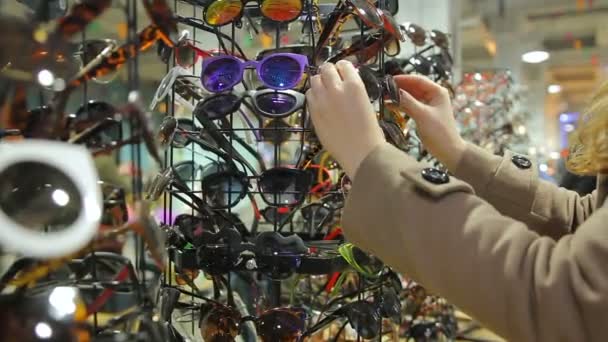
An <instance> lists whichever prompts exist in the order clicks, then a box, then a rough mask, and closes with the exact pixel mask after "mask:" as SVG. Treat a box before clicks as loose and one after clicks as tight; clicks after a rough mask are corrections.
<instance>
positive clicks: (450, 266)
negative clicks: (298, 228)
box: [343, 144, 608, 342]
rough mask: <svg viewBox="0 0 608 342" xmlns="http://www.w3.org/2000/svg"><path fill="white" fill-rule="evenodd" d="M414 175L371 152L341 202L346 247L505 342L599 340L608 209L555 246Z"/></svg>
mask: <svg viewBox="0 0 608 342" xmlns="http://www.w3.org/2000/svg"><path fill="white" fill-rule="evenodd" d="M423 168H424V166H422V165H420V164H419V163H416V162H415V161H414V160H413V159H412V158H410V157H409V156H406V155H405V154H403V153H402V152H400V151H399V150H397V149H396V148H394V147H392V146H390V145H388V144H386V145H382V146H380V147H378V148H377V149H376V150H374V151H373V152H372V153H371V154H370V155H369V156H368V157H367V158H366V160H365V161H364V162H363V164H362V165H361V166H360V168H359V170H358V172H357V175H356V176H355V178H354V183H353V188H352V189H351V192H350V194H349V197H348V201H347V205H346V208H345V213H344V217H343V227H344V229H345V233H346V236H347V238H348V239H349V240H350V241H351V242H353V243H355V244H357V245H358V246H360V247H361V248H364V249H366V250H368V251H370V252H372V253H373V254H375V255H377V256H378V257H380V258H381V259H382V260H384V262H385V263H387V264H388V265H390V266H392V267H393V268H395V269H396V270H398V271H400V272H403V273H405V274H407V275H408V276H411V277H412V278H413V279H415V280H417V281H419V282H421V283H422V284H424V285H425V286H426V287H427V288H428V289H429V290H431V291H433V292H434V293H437V294H439V295H441V296H444V297H445V298H447V299H448V300H449V301H450V302H452V303H453V304H455V305H457V306H458V307H459V308H461V309H462V310H464V311H466V312H468V313H469V314H470V315H472V316H473V317H475V318H476V319H477V320H479V321H480V322H482V323H483V324H484V325H485V326H487V327H488V328H490V329H492V330H493V331H495V332H496V333H498V334H500V335H502V336H503V337H505V338H507V339H508V340H510V341H550V342H555V341H605V340H606V333H605V331H604V329H605V317H608V267H606V265H605V261H606V260H608V227H607V224H606V222H608V209H606V208H602V209H600V210H598V211H597V212H596V213H595V214H594V215H593V217H590V218H589V219H588V220H587V221H586V222H585V223H583V224H581V225H580V227H579V228H578V230H577V231H576V233H575V234H567V235H564V236H563V237H562V238H560V239H559V240H557V241H556V240H554V239H551V238H549V237H542V236H540V235H539V234H537V233H536V232H534V231H532V230H530V229H528V227H527V226H526V225H525V224H524V223H522V222H519V221H516V220H514V219H512V218H510V217H507V216H504V215H502V214H501V213H499V212H498V211H497V210H496V209H494V208H493V207H492V206H491V205H490V204H488V203H487V202H486V201H484V200H483V199H481V198H479V197H477V196H475V195H474V194H473V188H472V187H471V186H470V185H469V184H467V183H465V182H463V181H461V180H458V179H455V178H454V177H452V178H451V179H449V180H448V182H447V183H445V184H433V182H431V181H428V179H429V178H428V177H424V176H423V175H422V174H423V173H422V171H423ZM427 173H428V172H427ZM431 180H432V179H431ZM434 180H435V181H436V180H437V179H434ZM443 180H444V181H445V180H446V179H445V178H444V179H443ZM434 183H438V182H434Z"/></svg>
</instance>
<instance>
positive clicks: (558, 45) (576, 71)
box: [460, 0, 608, 110]
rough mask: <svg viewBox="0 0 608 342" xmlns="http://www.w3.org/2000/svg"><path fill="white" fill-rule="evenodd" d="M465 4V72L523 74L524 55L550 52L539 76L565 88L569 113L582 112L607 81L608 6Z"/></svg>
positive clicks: (545, 0)
mask: <svg viewBox="0 0 608 342" xmlns="http://www.w3.org/2000/svg"><path fill="white" fill-rule="evenodd" d="M461 1H462V3H461V9H462V11H461V21H460V28H461V32H460V39H461V42H462V57H463V58H462V60H463V67H464V69H465V70H474V69H478V68H487V67H508V68H518V67H519V68H521V66H518V65H517V64H520V63H521V62H520V61H519V56H520V55H521V53H523V52H525V51H529V50H532V49H543V50H546V51H548V52H550V54H551V58H550V59H549V60H548V61H547V62H546V63H544V65H542V69H543V70H544V72H541V73H538V75H539V77H542V78H544V81H545V83H546V84H547V85H548V84H559V85H561V86H562V93H561V94H559V96H561V97H562V100H563V101H564V102H565V107H566V108H567V110H579V109H580V108H581V107H582V106H583V105H584V103H585V102H586V101H587V99H588V98H589V96H590V94H592V92H593V90H594V89H597V86H598V84H599V83H600V82H601V81H602V80H603V79H606V78H607V76H606V73H607V71H608V68H607V66H608V25H607V23H608V0H461ZM501 64H502V65H501Z"/></svg>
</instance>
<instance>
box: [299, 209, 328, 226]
mask: <svg viewBox="0 0 608 342" xmlns="http://www.w3.org/2000/svg"><path fill="white" fill-rule="evenodd" d="M330 214H331V210H329V208H327V207H325V206H324V205H322V204H319V205H309V206H306V207H304V208H302V217H303V218H304V219H305V220H306V221H309V222H310V221H312V222H313V223H317V224H318V223H321V222H323V221H324V220H326V219H327V218H328V217H329V215H330Z"/></svg>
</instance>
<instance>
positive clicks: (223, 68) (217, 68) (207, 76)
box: [202, 58, 242, 93]
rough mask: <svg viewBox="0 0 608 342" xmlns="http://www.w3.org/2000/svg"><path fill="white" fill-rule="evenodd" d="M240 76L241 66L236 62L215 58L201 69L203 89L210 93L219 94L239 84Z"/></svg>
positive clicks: (234, 60)
mask: <svg viewBox="0 0 608 342" xmlns="http://www.w3.org/2000/svg"><path fill="white" fill-rule="evenodd" d="M241 76H242V75H241V66H240V64H239V61H238V60H236V59H233V58H217V59H215V60H214V61H212V62H210V63H209V64H207V65H206V66H205V68H204V69H203V72H202V82H203V87H205V89H207V90H209V91H210V92H212V93H220V92H222V91H225V90H228V89H230V88H232V87H233V86H234V85H236V84H237V83H239V82H240V81H241V78H242V77H241Z"/></svg>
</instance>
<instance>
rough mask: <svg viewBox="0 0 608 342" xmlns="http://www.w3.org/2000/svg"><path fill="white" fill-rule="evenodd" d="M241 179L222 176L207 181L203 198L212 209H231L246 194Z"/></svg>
mask: <svg viewBox="0 0 608 342" xmlns="http://www.w3.org/2000/svg"><path fill="white" fill-rule="evenodd" d="M245 190H246V189H245V187H244V185H243V183H242V182H241V180H240V179H238V178H237V177H234V176H221V177H214V178H212V179H206V180H205V183H204V185H203V198H204V199H205V202H206V203H207V204H208V205H209V206H210V207H212V208H217V209H220V208H231V207H233V206H235V205H236V204H237V203H238V202H239V201H240V200H241V197H242V195H243V194H244V193H245Z"/></svg>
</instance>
